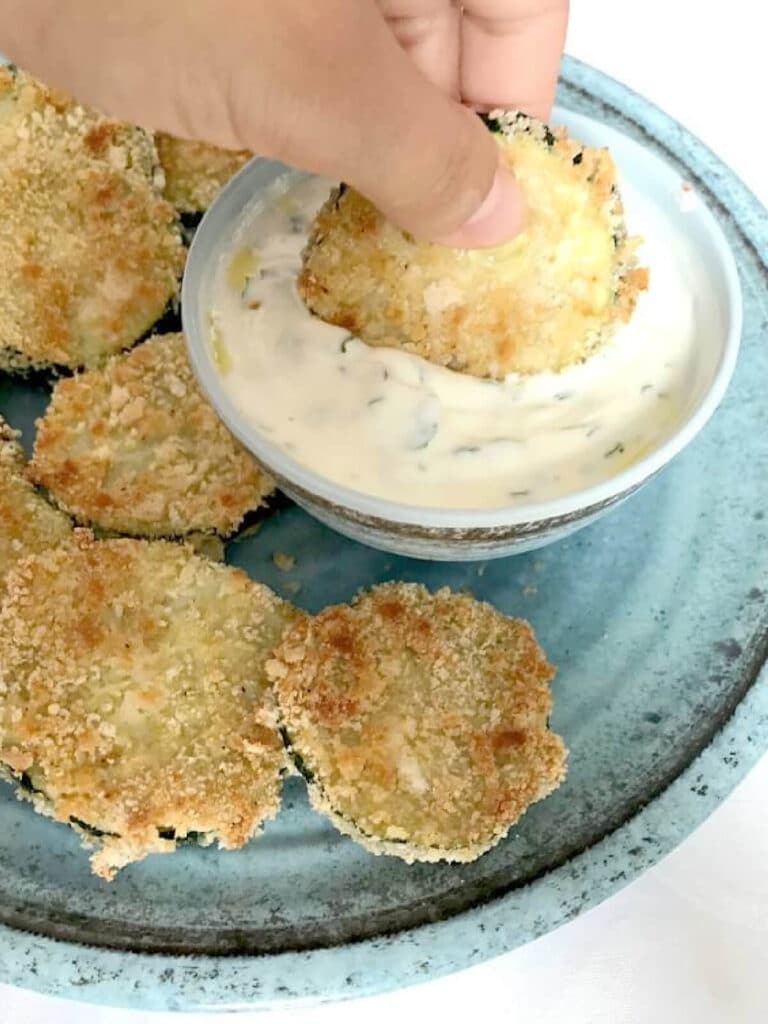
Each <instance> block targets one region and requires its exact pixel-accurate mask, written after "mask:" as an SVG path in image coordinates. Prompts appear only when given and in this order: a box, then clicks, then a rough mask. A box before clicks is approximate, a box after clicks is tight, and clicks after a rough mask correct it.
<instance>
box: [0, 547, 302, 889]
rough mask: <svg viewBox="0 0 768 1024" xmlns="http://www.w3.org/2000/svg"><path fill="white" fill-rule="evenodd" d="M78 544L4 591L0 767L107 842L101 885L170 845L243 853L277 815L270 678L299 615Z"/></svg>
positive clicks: (178, 550)
mask: <svg viewBox="0 0 768 1024" xmlns="http://www.w3.org/2000/svg"><path fill="white" fill-rule="evenodd" d="M77 540H78V543H77V544H75V545H71V546H69V547H68V548H60V549H57V550H53V551H49V552H46V553H44V554H41V555H36V556H32V557H30V558H27V559H24V560H23V561H21V562H20V563H19V565H18V566H17V568H16V569H15V570H14V571H13V572H12V573H11V575H10V577H9V579H8V596H7V600H6V603H5V605H4V606H3V608H2V610H1V611H0V762H1V763H2V764H3V765H5V766H6V768H7V769H9V770H10V771H12V772H13V773H14V774H15V776H16V777H20V776H21V773H25V775H26V779H27V780H28V782H29V783H30V784H31V785H32V786H33V787H34V789H35V791H37V796H36V797H35V804H36V806H37V807H38V808H39V809H41V810H43V811H44V812H45V813H48V814H49V815H50V816H52V817H54V818H56V820H58V821H63V822H70V823H71V822H72V819H74V820H75V823H78V822H79V823H85V825H87V826H89V827H90V828H92V829H93V828H95V829H98V830H100V831H101V832H104V833H108V834H107V835H105V836H104V837H102V838H100V839H99V840H98V844H99V849H98V851H97V852H96V853H95V854H94V856H93V858H92V865H93V869H94V871H95V872H96V874H98V875H101V876H102V877H103V878H111V877H112V876H113V875H114V873H115V871H116V870H117V869H118V868H120V867H121V866H122V865H124V864H127V863H130V862H131V861H136V860H140V859H142V858H143V857H144V856H145V855H146V854H148V853H153V852H170V851H172V850H173V849H174V846H175V843H174V840H173V839H172V838H169V836H170V835H171V830H173V833H172V834H173V835H174V836H175V837H184V836H187V835H189V834H190V833H202V834H203V835H204V836H205V837H207V839H208V840H211V839H212V838H216V839H217V840H218V842H219V844H220V846H222V847H224V848H226V849H234V848H236V847H239V846H242V845H243V844H244V843H245V842H246V841H247V840H248V838H249V837H250V836H252V835H253V834H254V833H255V832H256V831H257V830H258V829H259V828H260V826H261V824H262V822H263V821H264V820H265V819H267V818H270V817H272V816H274V815H275V814H276V812H277V809H278V806H279V790H280V775H281V772H283V771H284V770H285V764H286V762H285V752H284V749H283V747H282V744H281V742H280V738H279V736H278V735H277V732H276V731H275V714H276V712H275V705H274V699H273V695H272V692H271V690H270V687H269V685H268V682H267V679H266V676H265V672H264V664H265V661H266V660H267V658H268V657H269V654H270V652H271V651H272V649H273V647H274V646H275V644H276V643H277V641H278V640H279V638H280V636H281V634H282V632H283V630H284V628H285V626H286V624H287V623H288V622H289V621H290V620H291V618H292V617H293V616H294V615H295V614H296V613H294V612H293V611H292V609H291V608H290V606H289V605H287V604H285V603H284V602H282V601H281V600H280V599H279V598H277V597H276V596H275V595H274V594H273V593H272V592H271V591H270V590H268V589H267V587H264V586H262V585H260V584H258V583H253V582H252V581H251V580H250V579H249V578H248V577H247V576H246V575H245V573H243V572H241V571H240V570H238V569H233V568H230V567H228V566H223V565H214V564H212V563H210V562H208V561H206V560H205V559H203V558H200V557H198V556H196V555H194V554H192V553H191V551H190V550H188V549H187V548H184V547H182V546H180V545H176V544H170V543H165V542H161V541H155V542H151V541H138V540H127V539H121V540H110V541H93V539H92V538H90V536H89V535H88V534H87V533H86V532H84V531H80V535H78V537H77ZM160 831H162V832H163V833H164V836H165V837H164V836H163V835H161V834H160Z"/></svg>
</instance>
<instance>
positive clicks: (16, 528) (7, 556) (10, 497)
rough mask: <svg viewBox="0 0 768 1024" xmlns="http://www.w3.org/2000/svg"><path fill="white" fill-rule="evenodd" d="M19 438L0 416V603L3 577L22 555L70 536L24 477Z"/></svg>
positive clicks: (64, 518)
mask: <svg viewBox="0 0 768 1024" xmlns="http://www.w3.org/2000/svg"><path fill="white" fill-rule="evenodd" d="M24 468H25V459H24V452H23V451H22V448H21V445H20V444H19V434H18V433H17V432H16V431H15V430H12V429H11V428H10V427H9V426H8V424H7V423H6V422H5V421H4V420H3V418H2V417H1V416H0V601H1V600H2V598H3V595H4V591H5V577H6V576H7V574H8V573H9V572H10V570H11V569H12V568H13V566H14V565H15V564H16V563H17V562H18V561H19V559H20V558H23V557H24V555H28V554H34V553H37V552H40V551H45V550H46V549H47V548H50V547H55V546H56V545H57V544H60V543H62V542H64V541H66V540H68V538H69V537H70V536H71V533H72V524H71V523H70V521H69V519H68V517H67V516H65V515H64V514H63V513H61V512H59V511H58V509H55V508H53V506H52V505H49V503H48V502H47V501H46V500H45V498H44V497H43V496H42V495H41V494H39V493H38V492H37V491H36V490H35V488H34V487H33V486H32V484H30V483H29V481H28V480H26V479H25V477H24Z"/></svg>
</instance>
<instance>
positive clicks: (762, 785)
mask: <svg viewBox="0 0 768 1024" xmlns="http://www.w3.org/2000/svg"><path fill="white" fill-rule="evenodd" d="M763 11H764V7H763V5H762V2H761V0H752V2H750V0H729V2H726V3H718V2H714V0H709V2H708V0H634V2H631V3H630V2H627V0H574V3H573V4H572V14H571V29H570V34H569V41H568V52H570V53H572V54H574V55H575V56H577V57H580V58H581V59H583V60H586V61H588V62H589V63H591V64H594V65H596V66H598V67H600V68H601V69H602V70H604V71H607V72H608V73H609V74H611V75H613V76H614V77H615V78H618V79H620V80H622V81H624V82H626V83H627V84H628V85H630V86H632V87H633V88H634V89H635V90H637V91H638V92H641V93H643V94H644V95H646V96H647V97H648V98H649V99H651V100H653V101H654V102H656V103H657V104H658V105H659V106H661V107H663V108H664V109H665V110H667V112H668V113H670V114H672V115H673V116H674V117H676V118H677V119H678V120H680V121H682V122H683V123H684V124H685V125H686V126H687V127H688V128H690V129H691V130H692V131H693V132H694V133H695V134H697V135H698V136H699V137H700V138H702V139H703V140H704V141H705V142H707V143H708V144H709V145H710V146H711V147H712V148H713V149H714V150H715V151H716V152H718V153H719V155H720V156H721V157H722V158H723V159H724V160H725V161H726V162H728V163H730V164H731V166H732V167H734V168H735V169H736V171H737V172H738V173H739V174H740V175H741V177H742V178H743V179H744V180H745V181H746V182H747V184H748V185H749V186H750V187H751V188H752V189H753V190H754V191H755V192H756V193H757V194H758V195H759V196H760V198H761V199H762V201H763V202H764V203H766V204H768V147H767V146H766V142H765V139H766V137H767V134H768V129H766V126H765V99H766V74H765V72H766V63H767V62H768V49H767V48H766V42H765V40H766V30H767V29H768V17H767V16H766V14H765V13H763ZM1 42H2V40H0V43H1ZM767 401H768V399H767ZM766 489H767V490H768V482H767V483H766ZM491 1010H492V1012H493V1016H494V1018H495V1019H496V1020H500V1021H514V1022H515V1024H555V1022H557V1024H678V1022H679V1024H689V1022H696V1024H766V1022H768V758H764V759H763V761H762V763H761V764H760V765H759V767H758V768H757V769H756V770H755V771H753V773H752V774H751V775H750V776H749V778H748V779H747V780H746V781H745V782H744V783H743V784H742V785H741V787H740V788H739V789H738V790H737V791H736V793H735V794H734V795H733V796H732V797H731V798H730V799H729V800H728V801H727V802H726V803H725V804H724V805H723V806H722V807H721V808H720V810H718V811H717V812H716V814H715V815H714V816H713V817H712V818H710V820H709V821H708V822H707V823H706V824H705V825H704V826H703V827H702V828H701V829H699V831H698V832H697V833H696V834H694V835H693V836H692V837H691V838H690V839H689V840H688V841H687V842H686V843H684V844H683V846H682V847H681V848H680V849H678V850H677V851H676V852H675V853H673V854H672V855H671V856H670V857H668V858H667V859H666V860H665V861H664V862H663V863H662V864H660V865H658V866H657V867H656V868H655V869H654V870H652V871H650V872H649V873H647V874H646V875H645V876H643V877H642V878H640V879H639V880H638V881H636V882H635V883H634V884H633V885H631V886H630V887H629V888H627V889H625V890H624V891H623V892H622V893H620V894H619V895H618V896H615V897H614V898H613V899H611V900H609V901H608V902H607V903H605V904H603V905H602V906H601V907H598V908H597V909H596V910H593V911H592V912H591V913H588V914H586V915H584V916H583V917H581V918H580V919H579V920H577V921H575V922H573V923H572V924H570V925H568V926H566V927H564V928H562V929H560V930H559V931H557V932H555V933H553V934H551V935H548V936H545V937H544V938H543V939H540V940H539V941H538V942H535V943H533V944H531V945H529V946H527V947H525V948H523V949H521V950H517V951H515V952H513V953H510V954H508V955H507V956H505V957H501V958H499V959H497V960H495V961H493V962H491V963H489V964H483V965H481V966H479V967H475V968H472V969H470V970H468V971H464V972H463V973H461V974H458V975H454V976H453V977H451V978H446V979H442V980H440V981H436V982H431V983H429V984H427V985H423V986H421V987H419V988H416V989H410V990H406V991H403V992H397V993H393V994H390V995H385V996H379V997H376V998H372V999H368V1000H365V1001H363V1002H358V1001H356V1002H354V1003H346V1004H341V1005H335V1006H327V1007H317V1008H314V1009H293V1010H286V1011H276V1012H274V1013H273V1015H272V1019H273V1020H275V1021H276V1022H279V1024H330V1022H333V1024H347V1022H350V1024H351V1022H353V1021H355V1022H357V1021H360V1020H361V1019H362V1020H365V1021H366V1024H378V1022H379V1021H381V1022H384V1021H387V1022H389V1021H391V1020H402V1021H405V1022H409V1021H411V1020H415V1019H417V1017H419V1018H424V1017H426V1019H429V1017H436V1016H437V1015H439V1016H440V1017H442V1018H443V1019H444V1020H446V1021H447V1022H450V1021H453V1020H460V1019H461V1020H472V1017H473V1016H474V1015H475V1014H478V1013H480V1012H483V1013H484V1015H487V1014H488V1012H489V1011H491ZM257 1017H258V1019H259V1020H263V1019H264V1018H263V1016H261V1015H256V1014H245V1015H243V1016H241V1017H240V1018H239V1021H241V1022H242V1024H249V1022H250V1021H252V1020H255V1019H256V1018H257ZM221 1019H222V1018H220V1017H215V1016H212V1015H211V1016H209V1015H207V1014H206V1015H198V1016H195V1018H194V1021H195V1024H204V1022H207V1021H220V1020H221ZM0 1021H2V1022H6V1021H7V1022H8V1024H48V1022H51V1024H54V1022H55V1024H142V1022H145V1021H149V1022H151V1024H167V1022H170V1021H174V1022H175V1024H178V1021H179V1017H178V1016H172V1015H165V1014H145V1013H136V1012H129V1011H117V1010H106V1009H98V1008H95V1007H86V1006H82V1005H77V1004H73V1003H66V1002H61V1001H59V1000H54V999H48V998H45V997H42V996H37V995H33V994H31V993H26V992H21V991H18V990H14V989H10V988H7V987H5V986H2V985H0Z"/></svg>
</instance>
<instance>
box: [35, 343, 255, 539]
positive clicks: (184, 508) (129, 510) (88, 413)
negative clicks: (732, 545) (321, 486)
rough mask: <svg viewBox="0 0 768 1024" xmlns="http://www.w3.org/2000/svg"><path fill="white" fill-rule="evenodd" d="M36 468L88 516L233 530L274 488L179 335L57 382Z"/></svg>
mask: <svg viewBox="0 0 768 1024" xmlns="http://www.w3.org/2000/svg"><path fill="white" fill-rule="evenodd" d="M37 427H38V430H37V438H36V440H35V447H34V454H33V457H32V460H31V462H30V466H29V475H30V479H32V480H33V481H34V482H35V483H37V484H40V485H42V486H43V487H45V488H46V489H47V490H48V492H49V494H50V495H51V497H52V498H53V499H54V500H55V501H56V502H57V503H58V504H59V505H60V506H61V508H63V509H65V510H66V511H67V512H69V513H71V514H72V515H73V516H75V518H76V519H77V520H78V521H79V522H81V523H87V524H90V525H93V526H98V527H100V528H101V529H103V530H110V531H115V532H117V533H127V534H133V535H135V536H146V537H158V536H165V537H174V536H183V535H185V534H189V533H191V532H215V533H218V534H221V535H223V536H226V535H228V534H231V533H232V532H233V531H234V530H235V529H236V528H237V527H238V526H239V525H240V523H241V522H242V520H243V517H244V516H245V514H246V513H247V512H249V511H251V510H252V509H256V508H258V507H259V505H261V504H262V503H263V501H264V499H265V498H266V496H267V495H268V494H270V493H271V492H272V490H273V489H274V484H273V482H272V480H271V479H270V478H269V477H268V476H267V475H266V474H264V473H263V472H262V471H261V470H260V469H259V467H258V466H257V465H256V463H255V462H254V460H253V458H252V457H251V455H250V454H249V453H248V452H247V451H246V450H245V449H244V448H243V447H242V445H241V444H240V443H239V441H237V440H236V439H235V438H234V437H233V436H232V434H230V432H229V431H228V430H227V428H226V427H225V426H224V424H223V423H222V422H221V420H220V419H219V417H218V416H217V415H216V413H215V412H214V410H213V409H212V408H211V406H210V405H209V403H208V402H207V400H206V399H205V398H204V396H203V395H202V393H201V391H200V389H199V387H198V385H197V381H196V380H195V377H194V374H193V372H192V368H191V367H190V364H189V360H188V358H187V351H186V345H185V342H184V337H183V335H181V334H163V335H158V336H156V337H154V338H152V339H150V340H149V341H147V342H145V343H144V344H143V345H139V346H137V347H136V348H135V349H133V350H132V351H131V352H128V353H127V354H124V355H119V356H115V357H114V358H113V359H111V360H110V362H109V363H108V364H107V365H106V366H105V367H104V368H103V369H98V370H89V371H87V372H86V373H82V374H80V375H78V376H75V377H71V378H68V379H65V380H61V381H58V382H57V384H56V386H55V388H54V389H53V395H52V397H51V401H50V404H49V406H48V409H47V410H46V413H45V415H44V416H43V417H42V419H40V420H39V421H38V424H37Z"/></svg>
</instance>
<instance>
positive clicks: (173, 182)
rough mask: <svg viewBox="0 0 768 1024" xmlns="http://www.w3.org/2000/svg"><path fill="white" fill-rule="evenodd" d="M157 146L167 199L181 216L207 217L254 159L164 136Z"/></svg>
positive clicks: (242, 153)
mask: <svg viewBox="0 0 768 1024" xmlns="http://www.w3.org/2000/svg"><path fill="white" fill-rule="evenodd" d="M156 142H157V151H158V153H159V154H160V163H161V164H162V166H163V170H164V171H165V198H166V199H167V200H168V202H169V203H173V205H174V206H175V207H176V209H177V210H178V211H179V213H205V211H206V210H207V209H208V207H209V206H210V205H211V203H212V202H213V200H214V199H215V198H216V196H217V195H218V194H219V192H220V191H221V190H222V189H223V188H224V186H225V185H226V184H227V182H228V181H229V179H230V178H232V177H233V176H234V175H235V174H237V172H238V171H239V170H240V168H241V167H243V166H245V164H247V163H248V161H249V160H250V159H251V157H252V156H253V153H251V152H250V151H249V150H246V149H242V150H230V149H221V148H220V147H219V146H212V145H210V144H209V143H206V142H193V141H192V140H190V139H178V138H176V136H174V135H165V134H164V133H162V132H158V134H157V136H156Z"/></svg>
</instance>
